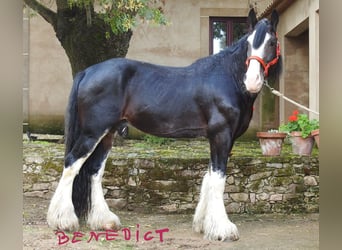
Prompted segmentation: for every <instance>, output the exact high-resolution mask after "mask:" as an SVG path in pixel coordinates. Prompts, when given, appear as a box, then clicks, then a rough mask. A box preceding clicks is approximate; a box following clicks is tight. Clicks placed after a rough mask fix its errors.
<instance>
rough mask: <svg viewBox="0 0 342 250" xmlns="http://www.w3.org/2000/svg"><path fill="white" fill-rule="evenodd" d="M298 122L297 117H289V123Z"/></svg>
mask: <svg viewBox="0 0 342 250" xmlns="http://www.w3.org/2000/svg"><path fill="white" fill-rule="evenodd" d="M297 120H298V117H297V116H296V115H290V116H289V122H295V121H297Z"/></svg>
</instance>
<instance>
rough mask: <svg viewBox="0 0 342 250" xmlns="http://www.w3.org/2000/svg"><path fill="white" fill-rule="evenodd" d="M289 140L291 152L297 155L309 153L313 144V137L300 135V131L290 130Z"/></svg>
mask: <svg viewBox="0 0 342 250" xmlns="http://www.w3.org/2000/svg"><path fill="white" fill-rule="evenodd" d="M290 135H291V137H290V141H291V144H292V152H293V153H294V154H297V155H311V152H312V147H313V145H314V142H315V141H314V138H313V137H312V136H311V135H309V136H308V137H306V138H303V137H302V133H301V132H297V131H294V132H291V134H290Z"/></svg>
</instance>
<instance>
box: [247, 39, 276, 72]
mask: <svg viewBox="0 0 342 250" xmlns="http://www.w3.org/2000/svg"><path fill="white" fill-rule="evenodd" d="M276 36H277V35H276ZM279 56H280V44H279V41H278V40H277V49H276V57H275V58H274V59H273V60H272V61H270V62H268V63H265V61H264V60H263V59H262V58H260V57H258V56H250V57H248V58H247V60H246V65H247V68H248V66H249V61H250V60H252V59H255V60H257V61H258V62H259V63H260V64H261V66H262V67H263V68H264V76H265V77H267V76H268V69H269V68H270V67H271V66H272V65H274V64H276V63H277V62H278V60H279Z"/></svg>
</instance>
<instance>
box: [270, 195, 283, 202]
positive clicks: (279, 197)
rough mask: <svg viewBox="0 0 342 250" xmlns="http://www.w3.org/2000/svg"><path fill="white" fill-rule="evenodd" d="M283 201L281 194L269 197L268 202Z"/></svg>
mask: <svg viewBox="0 0 342 250" xmlns="http://www.w3.org/2000/svg"><path fill="white" fill-rule="evenodd" d="M281 200H283V195H282V194H271V195H270V201H281Z"/></svg>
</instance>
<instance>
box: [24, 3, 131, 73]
mask: <svg viewBox="0 0 342 250" xmlns="http://www.w3.org/2000/svg"><path fill="white" fill-rule="evenodd" d="M24 2H25V3H26V4H27V5H28V6H29V7H30V8H32V9H33V10H35V11H37V12H38V13H39V15H41V16H42V17H43V18H44V19H45V20H46V21H47V22H48V23H50V24H51V25H52V27H53V29H54V30H55V32H56V36H57V38H58V40H59V41H60V43H61V45H62V47H63V48H64V50H65V52H66V54H67V56H68V58H69V61H70V64H71V69H72V75H73V76H75V74H76V73H77V72H79V71H81V70H84V69H85V68H87V67H89V66H91V65H93V64H96V63H99V62H102V61H105V60H107V59H110V58H113V57H125V56H126V54H127V51H128V47H129V42H130V40H131V37H132V31H131V30H129V31H128V32H125V33H122V34H118V35H115V34H113V32H112V31H111V27H110V25H109V24H106V23H105V22H104V21H103V19H102V18H101V16H100V14H98V13H95V12H94V7H93V6H92V5H90V6H89V7H88V8H87V9H85V8H80V7H76V6H74V7H73V8H70V6H69V4H68V2H67V0H56V4H57V12H54V11H52V10H51V9H49V8H48V7H46V6H45V5H44V4H42V3H40V2H38V1H36V0H24ZM106 34H109V36H108V35H106ZM107 37H108V38H107Z"/></svg>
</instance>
